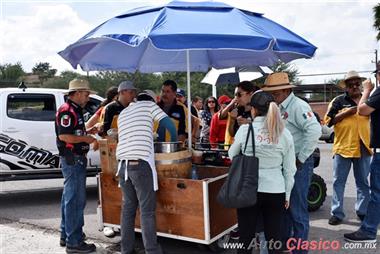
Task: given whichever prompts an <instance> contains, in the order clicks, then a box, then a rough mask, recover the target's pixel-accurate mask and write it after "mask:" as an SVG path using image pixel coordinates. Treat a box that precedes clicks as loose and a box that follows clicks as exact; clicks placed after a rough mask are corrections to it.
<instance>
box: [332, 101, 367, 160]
mask: <svg viewBox="0 0 380 254" xmlns="http://www.w3.org/2000/svg"><path fill="white" fill-rule="evenodd" d="M352 106H356V103H355V102H353V101H352V100H351V99H350V98H349V97H348V95H346V94H344V95H340V96H338V97H335V98H334V99H333V100H332V101H331V102H330V104H329V107H328V109H327V114H326V116H325V122H326V124H328V125H329V126H331V120H332V119H333V118H334V117H335V116H336V115H337V114H338V113H341V112H344V111H346V110H348V108H349V107H352ZM334 133H335V138H334V145H333V153H334V154H339V155H341V156H342V157H345V158H360V157H361V154H360V143H363V145H364V146H365V147H366V149H367V151H368V153H369V154H372V151H371V149H370V147H369V135H370V125H369V117H368V116H361V115H359V114H358V113H356V114H354V115H351V116H348V117H346V118H344V119H343V120H342V121H340V122H338V123H336V124H335V125H334Z"/></svg>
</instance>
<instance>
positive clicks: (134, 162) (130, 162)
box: [128, 160, 140, 166]
mask: <svg viewBox="0 0 380 254" xmlns="http://www.w3.org/2000/svg"><path fill="white" fill-rule="evenodd" d="M139 164H140V160H128V165H130V166H135V165H139Z"/></svg>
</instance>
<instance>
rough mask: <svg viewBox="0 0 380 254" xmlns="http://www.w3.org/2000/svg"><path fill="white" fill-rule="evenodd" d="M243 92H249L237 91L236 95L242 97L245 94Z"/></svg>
mask: <svg viewBox="0 0 380 254" xmlns="http://www.w3.org/2000/svg"><path fill="white" fill-rule="evenodd" d="M243 94H247V93H246V92H243V93H241V92H237V93H235V97H239V98H240V97H242V96H243Z"/></svg>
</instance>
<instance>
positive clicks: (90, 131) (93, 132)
mask: <svg viewBox="0 0 380 254" xmlns="http://www.w3.org/2000/svg"><path fill="white" fill-rule="evenodd" d="M86 132H87V133H88V134H97V133H99V129H98V126H97V125H94V126H92V127H91V128H89V129H87V130H86Z"/></svg>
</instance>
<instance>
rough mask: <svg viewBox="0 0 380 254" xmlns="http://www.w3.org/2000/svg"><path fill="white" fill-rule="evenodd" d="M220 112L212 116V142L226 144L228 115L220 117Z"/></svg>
mask: <svg viewBox="0 0 380 254" xmlns="http://www.w3.org/2000/svg"><path fill="white" fill-rule="evenodd" d="M219 115H220V112H217V113H216V114H214V115H213V116H212V118H211V124H210V143H222V144H224V138H225V136H226V127H227V117H226V119H223V120H221V119H219Z"/></svg>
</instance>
